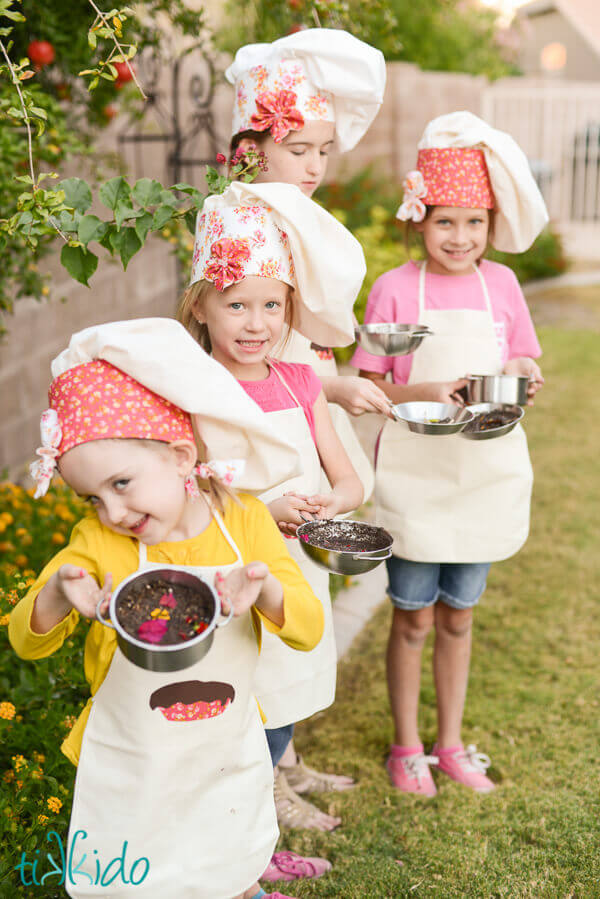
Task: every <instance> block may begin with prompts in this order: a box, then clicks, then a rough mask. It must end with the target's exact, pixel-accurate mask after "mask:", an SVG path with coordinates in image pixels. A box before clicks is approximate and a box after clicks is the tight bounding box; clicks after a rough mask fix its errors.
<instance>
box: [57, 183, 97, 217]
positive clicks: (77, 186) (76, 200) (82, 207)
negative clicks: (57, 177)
mask: <svg viewBox="0 0 600 899" xmlns="http://www.w3.org/2000/svg"><path fill="white" fill-rule="evenodd" d="M58 188H59V189H60V190H64V192H65V205H66V206H71V207H72V208H73V209H75V210H77V212H87V211H88V209H89V208H90V206H91V205H92V191H91V190H90V187H89V184H87V182H86V181H83V180H82V179H81V178H67V179H66V180H65V181H61V182H60V183H59V184H58Z"/></svg>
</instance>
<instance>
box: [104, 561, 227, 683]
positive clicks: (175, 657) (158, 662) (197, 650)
mask: <svg viewBox="0 0 600 899" xmlns="http://www.w3.org/2000/svg"><path fill="white" fill-rule="evenodd" d="M157 579H160V580H162V581H167V583H169V584H172V585H173V587H176V586H177V585H178V584H185V585H186V586H189V587H196V588H198V589H199V593H201V595H202V607H201V611H202V616H203V618H204V620H206V621H207V622H208V626H207V628H206V630H205V631H203V632H202V633H201V634H198V636H197V637H193V638H192V639H191V640H186V641H185V642H183V643H175V644H170V645H165V646H161V645H160V644H156V643H145V642H144V641H143V640H137V639H136V638H135V637H133V636H132V635H131V634H128V633H127V631H126V630H124V628H123V627H122V626H121V624H120V623H119V617H118V606H119V597H120V596H121V594H123V592H124V591H125V590H126V588H127V587H128V586H129V585H130V584H131V583H133V582H134V581H136V583H137V584H139V585H140V586H145V585H146V584H151V583H152V582H153V581H156V580H157ZM103 602H104V600H100V602H99V603H98V605H97V607H96V618H97V619H98V621H99V622H100V623H101V624H104V625H105V626H106V627H111V628H113V630H115V631H116V634H117V644H118V646H119V649H120V650H121V652H122V653H123V655H124V656H125V657H126V658H127V659H129V661H130V662H133V664H134V665H137V666H138V667H139V668H145V669H146V670H147V671H181V669H182V668H189V667H190V665H193V664H194V663H195V662H199V661H200V659H202V658H203V657H204V656H205V655H206V653H207V652H208V650H209V649H210V647H211V646H212V642H213V638H214V634H215V630H216V629H217V628H218V627H224V626H225V625H226V624H229V622H230V621H231V617H232V615H233V606H232V607H231V609H230V611H229V614H228V615H227V617H225V618H223V620H221V621H219V618H220V616H221V602H220V600H219V599H218V597H217V594H216V592H215V590H214V589H213V587H212V585H211V584H209V583H208V582H207V581H205V580H203V578H201V577H199V576H198V575H196V574H192V573H191V572H190V571H189V570H188V569H187V568H184V567H179V566H175V565H173V566H170V567H168V568H154V569H151V570H149V571H142V572H137V571H136V572H134V574H131V575H130V576H129V577H127V578H125V580H123V581H121V583H120V584H119V586H118V587H117V589H116V590H115V592H114V593H113V595H112V598H111V600H110V605H109V609H108V615H109V618H103V617H102V615H101V614H100V606H101V605H102V603H103Z"/></svg>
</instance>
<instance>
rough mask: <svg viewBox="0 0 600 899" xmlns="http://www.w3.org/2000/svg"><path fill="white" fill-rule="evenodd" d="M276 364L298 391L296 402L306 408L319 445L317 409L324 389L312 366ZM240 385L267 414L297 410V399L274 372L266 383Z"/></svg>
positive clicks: (291, 386)
mask: <svg viewBox="0 0 600 899" xmlns="http://www.w3.org/2000/svg"><path fill="white" fill-rule="evenodd" d="M276 365H277V371H278V372H279V373H280V375H281V377H282V378H283V379H284V381H285V383H286V384H288V385H289V386H290V388H291V389H292V390H293V391H294V395H295V397H296V399H297V400H298V402H299V403H300V405H301V406H302V409H303V410H304V414H305V416H306V420H307V422H308V426H309V428H310V433H311V434H312V439H313V440H314V441H315V445H316V442H317V439H316V434H315V413H314V410H313V406H314V404H315V401H316V399H317V397H318V396H319V394H320V393H321V390H322V389H323V387H322V385H321V382H320V381H319V379H318V378H317V376H316V374H315V373H314V371H313V370H312V368H311V367H310V365H303V364H301V363H300V362H277V363H276ZM240 384H241V385H242V387H243V388H244V390H245V391H246V393H247V394H248V396H249V397H250V399H253V400H254V402H255V403H256V404H257V405H258V406H260V408H261V409H262V410H263V412H279V411H280V410H281V409H293V408H294V406H295V405H296V403H295V401H294V399H293V397H292V396H291V395H290V393H289V392H288V391H287V390H286V388H285V386H284V385H283V384H282V382H281V380H280V378H278V376H277V375H276V373H275V372H274V371H273V370H272V369H271V370H270V371H269V377H268V378H264V379H263V380H262V381H240Z"/></svg>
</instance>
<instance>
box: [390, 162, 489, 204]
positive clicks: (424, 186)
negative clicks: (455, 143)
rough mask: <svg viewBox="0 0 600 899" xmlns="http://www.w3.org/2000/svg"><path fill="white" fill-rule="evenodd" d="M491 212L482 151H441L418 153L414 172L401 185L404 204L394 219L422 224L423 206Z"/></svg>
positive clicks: (487, 175)
mask: <svg viewBox="0 0 600 899" xmlns="http://www.w3.org/2000/svg"><path fill="white" fill-rule="evenodd" d="M426 205H427V206H461V207H463V208H466V209H493V208H494V205H495V200H494V193H493V191H492V186H491V183H490V177H489V174H488V168H487V164H486V161H485V156H484V153H483V150H479V149H476V148H472V147H445V148H440V149H438V148H429V149H423V150H419V155H418V158H417V168H416V170H414V171H412V172H409V173H408V175H407V176H406V179H405V181H404V200H403V203H402V205H401V206H400V208H399V210H398V212H397V213H396V217H397V218H399V219H400V220H401V221H408V220H409V219H412V220H413V221H415V222H422V221H423V219H424V218H425V213H426V209H425V206H426Z"/></svg>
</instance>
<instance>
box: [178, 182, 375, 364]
mask: <svg viewBox="0 0 600 899" xmlns="http://www.w3.org/2000/svg"><path fill="white" fill-rule="evenodd" d="M365 273H366V264H365V258H364V253H363V251H362V247H361V245H360V244H359V242H358V241H357V240H356V238H355V237H353V235H352V234H350V232H349V231H348V230H347V229H346V228H344V226H343V225H342V224H340V222H338V221H337V219H335V218H334V217H333V216H332V215H330V214H329V213H328V212H326V211H325V210H324V209H323V208H322V207H321V206H319V205H318V204H317V203H315V202H314V201H313V200H311V199H309V198H308V197H307V196H305V194H303V193H302V191H301V190H300V188H298V187H296V185H294V184H282V183H266V184H255V183H252V184H245V183H244V182H241V181H235V182H234V183H233V184H231V185H230V186H229V187H228V188H227V190H226V191H225V193H223V194H215V195H213V196H211V197H208V199H207V200H206V201H205V203H204V206H203V208H202V211H201V212H200V213H199V214H198V218H197V221H196V235H195V241H194V255H193V261H192V276H191V279H190V283H191V284H194V283H195V282H197V281H201V280H207V281H212V282H213V284H214V285H215V287H216V288H217V290H223V289H225V288H226V287H228V286H229V285H231V284H235V283H238V282H239V281H241V280H243V278H245V277H246V276H247V275H258V276H260V277H263V278H274V279H276V280H279V281H284V282H285V283H286V284H290V285H291V286H292V287H293V288H294V300H293V302H294V305H295V312H296V315H295V319H296V321H295V325H294V327H295V328H296V330H298V331H299V332H300V333H301V334H303V335H304V336H305V337H307V338H308V339H309V340H311V341H313V342H314V343H318V344H319V345H321V346H347V345H348V344H350V343H352V342H353V340H354V325H353V319H352V307H353V305H354V301H355V300H356V297H357V295H358V292H359V290H360V287H361V285H362V282H363V279H364V276H365Z"/></svg>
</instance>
